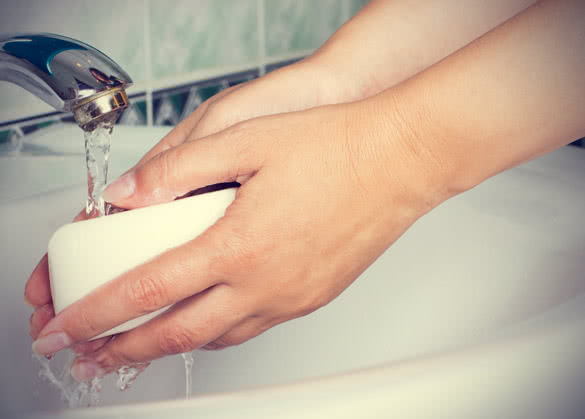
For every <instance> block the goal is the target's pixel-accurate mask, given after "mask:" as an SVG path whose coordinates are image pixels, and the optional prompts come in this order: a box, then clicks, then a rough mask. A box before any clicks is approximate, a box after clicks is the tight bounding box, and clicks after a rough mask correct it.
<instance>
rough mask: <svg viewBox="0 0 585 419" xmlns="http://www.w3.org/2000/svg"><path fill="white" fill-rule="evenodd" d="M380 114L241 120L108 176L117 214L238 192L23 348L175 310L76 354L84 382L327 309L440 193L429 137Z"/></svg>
mask: <svg viewBox="0 0 585 419" xmlns="http://www.w3.org/2000/svg"><path fill="white" fill-rule="evenodd" d="M380 109H381V107H380V103H379V100H378V99H376V98H373V99H368V100H366V101H363V102H358V103H353V104H344V105H333V106H326V107H320V108H314V109H311V110H307V111H302V112H294V113H288V114H279V115H273V116H268V117H261V118H256V119H252V120H249V121H245V122H242V123H238V124H236V125H234V126H232V127H230V128H227V129H225V130H224V131H222V132H219V133H217V134H214V135H210V136H208V137H205V138H202V139H198V140H192V141H187V142H185V143H184V144H182V145H179V146H177V147H174V148H171V149H170V150H167V151H164V152H162V153H160V154H158V155H156V156H154V157H153V158H152V159H151V160H149V161H147V162H145V163H144V164H142V165H139V166H138V167H136V168H135V169H134V170H133V171H131V172H129V173H128V174H126V175H124V176H123V177H121V178H120V179H118V180H117V181H116V182H115V183H114V184H112V185H110V187H109V189H108V191H107V192H106V193H107V194H108V195H109V199H110V200H111V201H113V203H115V204H116V205H118V206H122V207H125V208H136V207H142V206H147V205H152V204H157V203H161V202H166V201H169V200H172V199H174V198H175V197H177V196H181V195H183V194H185V193H186V192H188V191H191V190H193V189H196V188H198V187H202V186H205V185H210V184H214V183H219V182H228V181H237V182H239V183H241V184H242V186H241V187H240V188H239V190H238V192H237V196H236V200H235V201H234V203H233V204H232V205H231V206H230V207H229V208H228V210H227V211H226V214H225V216H224V217H223V218H221V219H220V220H219V221H218V222H217V223H216V224H215V225H213V226H212V227H210V228H209V229H208V230H207V231H205V232H204V233H203V234H201V235H200V236H198V237H197V238H194V240H192V241H190V242H189V243H187V244H185V245H183V246H180V247H178V248H175V249H172V250H170V251H167V252H165V253H163V254H161V255H160V256H158V257H156V258H154V259H153V260H152V261H149V262H147V263H145V264H143V265H141V266H138V267H137V268H135V269H132V270H130V271H129V272H127V273H125V274H123V275H121V276H120V277H118V278H116V279H114V280H112V281H110V282H109V283H107V284H106V285H104V286H102V287H100V288H99V289H97V290H95V291H94V292H92V293H91V294H89V295H88V296H86V297H85V298H83V299H82V300H80V301H78V302H76V303H74V304H72V305H71V306H69V307H67V308H66V309H64V310H63V311H62V312H61V313H59V315H57V316H56V317H55V318H53V319H52V320H50V321H49V323H48V324H47V325H46V326H45V327H44V328H43V329H42V330H41V331H40V333H39V339H38V340H37V341H35V343H34V344H33V349H34V350H35V352H37V353H40V354H51V353H54V352H56V351H58V350H61V349H64V348H65V347H68V346H71V345H74V344H76V343H79V342H84V341H87V340H88V339H91V338H92V337H94V336H97V335H99V334H100V333H102V332H104V331H106V330H109V329H111V328H112V327H114V326H116V325H119V324H121V323H123V322H125V321H127V320H129V319H132V318H136V317H138V316H141V315H143V314H145V313H149V312H152V311H155V310H157V309H159V308H161V307H165V306H167V305H169V304H174V306H173V307H172V308H171V309H169V310H168V311H167V312H165V313H163V314H161V315H160V316H158V317H157V318H155V319H153V320H151V321H150V322H148V323H146V324H144V325H142V326H139V327H137V328H136V329H133V330H131V331H128V332H126V333H122V334H120V335H118V336H117V337H116V339H113V340H111V341H109V342H108V343H107V344H105V345H104V346H103V347H101V348H99V349H98V350H97V351H95V352H92V353H86V354H85V355H83V356H81V357H80V358H78V359H77V360H76V362H75V364H74V367H73V370H72V373H73V374H74V376H75V377H76V378H77V379H79V380H87V379H89V378H91V377H93V376H95V375H102V374H104V373H107V372H110V371H113V370H115V369H117V368H118V367H120V366H122V365H134V364H141V363H145V362H149V361H150V360H153V359H156V358H159V357H161V356H164V355H168V354H176V353H181V352H187V351H190V350H193V349H196V348H200V347H203V348H206V349H218V348H224V347H226V346H230V345H237V344H240V343H242V342H245V341H247V340H248V339H250V338H252V337H254V336H256V335H258V334H260V333H262V332H263V331H265V330H267V329H269V328H270V327H273V326H274V325H277V324H279V323H282V322H284V321H287V320H290V319H293V318H296V317H299V316H303V315H306V314H308V313H310V312H312V311H314V310H316V309H318V308H319V307H321V306H323V305H325V304H327V303H328V302H329V301H331V300H332V299H333V298H335V297H336V296H337V295H338V294H339V293H341V292H342V291H343V290H344V289H345V288H346V287H348V286H349V285H350V284H351V283H352V282H353V281H354V280H355V279H356V278H357V277H358V276H359V275H360V274H361V272H362V271H363V270H365V269H366V268H367V267H368V266H369V265H370V264H371V263H372V262H373V261H374V260H375V259H376V258H377V257H378V256H379V255H380V254H381V253H382V252H383V251H384V250H385V249H386V248H387V247H388V246H389V245H390V244H391V243H392V242H394V241H395V240H396V239H397V238H398V237H399V236H400V235H401V234H402V233H403V232H404V231H405V230H406V229H407V228H408V227H409V226H410V225H411V224H412V223H413V222H414V221H415V220H416V219H417V218H418V217H420V216H421V215H423V214H424V213H426V212H427V211H428V210H429V209H430V208H432V207H433V206H434V205H436V204H437V203H439V202H441V201H442V200H443V199H445V198H446V197H445V196H444V195H443V189H442V187H443V184H442V183H441V181H440V180H441V177H440V176H439V175H440V168H441V165H440V164H438V162H437V161H436V155H435V154H433V153H428V152H426V151H425V148H426V147H427V146H428V144H430V143H429V142H422V141H416V140H417V139H418V138H419V136H418V135H417V136H413V135H411V133H409V132H405V130H403V129H401V128H400V127H401V126H403V125H404V124H399V123H396V120H394V119H393V118H392V116H391V115H392V112H391V111H388V112H387V114H386V115H385V116H382V114H381V113H380V112H381V111H380ZM409 126H412V125H409ZM430 156H432V159H431V158H430ZM194 216H196V215H194ZM186 222H188V220H186ZM155 239H156V238H153V240H155Z"/></svg>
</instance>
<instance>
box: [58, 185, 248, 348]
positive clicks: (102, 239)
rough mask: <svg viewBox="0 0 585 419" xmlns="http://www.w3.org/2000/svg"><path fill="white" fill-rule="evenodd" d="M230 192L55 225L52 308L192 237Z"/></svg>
mask: <svg viewBox="0 0 585 419" xmlns="http://www.w3.org/2000/svg"><path fill="white" fill-rule="evenodd" d="M235 193H236V188H230V189H223V190H219V191H215V192H209V193H205V194H202V195H195V196H191V197H189V198H184V199H180V200H177V201H172V202H168V203H165V204H160V205H155V206H151V207H145V208H139V209H135V210H131V211H126V212H121V213H118V214H113V215H109V216H107V217H99V218H93V219H90V220H86V221H80V222H77V223H72V224H67V225H64V226H63V227H61V228H59V229H58V230H57V231H56V232H55V234H53V237H51V240H50V241H49V252H48V253H49V274H50V282H51V293H52V297H53V306H54V309H55V313H59V312H60V311H61V310H63V309H64V308H66V307H67V306H68V305H70V304H72V303H74V302H75V301H77V300H79V299H80V298H82V297H84V296H85V295H87V294H89V293H90V292H91V291H92V290H94V289H96V288H97V287H99V286H101V285H103V284H105V283H106V282H108V281H110V280H112V279H114V278H116V277H117V276H119V275H121V274H123V273H124V272H127V271H128V270H130V269H132V268H134V267H136V266H138V265H140V264H142V263H144V262H146V261H148V260H150V259H152V258H153V257H155V256H157V255H159V254H161V253H163V252H164V251H166V250H168V249H171V248H174V247H178V246H180V245H182V244H184V243H186V242H188V241H190V240H192V239H193V238H195V237H196V236H198V235H199V234H201V233H202V232H204V231H205V230H206V229H207V228H208V227H210V226H211V225H213V224H214V223H215V222H216V221H217V220H218V219H219V218H221V217H222V216H223V215H224V213H225V210H226V208H227V207H228V206H229V205H230V204H231V203H232V201H233V200H234V199H235ZM166 309H167V307H165V308H163V309H160V310H158V311H156V312H153V313H150V314H148V315H145V316H142V317H138V318H136V319H133V320H130V321H128V322H126V323H124V324H121V325H119V326H117V327H115V328H113V329H110V330H108V331H107V332H104V333H102V334H101V335H99V336H96V337H95V338H98V337H102V336H108V335H112V334H115V333H121V332H124V331H127V330H130V329H133V328H134V327H137V326H139V325H141V324H143V323H145V322H147V321H148V320H150V319H151V318H153V317H155V316H156V315H158V314H160V313H161V312H162V311H164V310H166Z"/></svg>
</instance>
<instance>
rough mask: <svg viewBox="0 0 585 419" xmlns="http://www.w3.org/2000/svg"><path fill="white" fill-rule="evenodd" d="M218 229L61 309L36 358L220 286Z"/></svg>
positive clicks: (44, 334)
mask: <svg viewBox="0 0 585 419" xmlns="http://www.w3.org/2000/svg"><path fill="white" fill-rule="evenodd" d="M217 225H218V224H215V225H214V226H212V227H210V228H209V229H208V230H206V231H205V232H204V233H203V234H201V235H200V236H198V237H197V239H195V240H193V241H191V242H188V243H187V244H185V245H183V246H180V247H178V248H175V249H172V250H169V251H167V252H165V253H162V254H161V255H159V256H157V257H155V258H154V259H152V260H151V261H149V262H147V263H145V264H143V265H140V266H138V267H136V268H134V269H132V270H130V271H128V272H127V273H125V274H123V275H121V276H119V277H118V278H116V279H114V280H112V281H109V282H107V283H106V284H104V285H103V286H101V287H99V288H97V289H96V290H94V291H93V292H91V293H90V294H89V295H87V296H86V297H84V298H82V299H81V300H79V301H77V302H75V303H73V304H71V305H70V306H68V307H67V308H65V309H64V310H63V311H61V312H60V313H59V314H58V315H57V317H55V318H54V319H53V320H51V321H50V322H49V323H48V324H47V325H46V326H45V328H44V329H43V330H42V331H41V332H40V334H39V339H38V340H37V341H35V342H34V343H33V350H34V351H35V353H37V354H39V355H45V354H47V353H55V352H57V351H59V350H61V349H64V348H66V347H69V346H71V345H72V344H75V343H79V342H83V341H86V340H88V339H91V338H92V337H95V336H98V335H99V334H101V333H103V332H105V331H107V330H110V329H111V328H113V327H115V326H117V325H120V324H122V323H124V322H126V321H128V320H130V319H134V318H137V317H140V316H142V315H145V314H148V313H151V312H153V311H156V310H158V309H160V308H164V307H166V306H168V305H170V304H173V303H176V302H177V301H180V300H183V299H184V298H187V297H189V296H191V295H194V294H196V293H199V292H201V291H203V290H205V289H207V288H209V287H211V286H213V285H216V284H217V283H220V282H221V281H222V276H221V274H220V272H219V270H218V269H217V265H218V264H217V262H216V255H217V254H218V252H220V251H221V249H219V248H218V246H217V245H216V240H217V239H215V238H214V230H215V229H216V228H217V227H216V226H217Z"/></svg>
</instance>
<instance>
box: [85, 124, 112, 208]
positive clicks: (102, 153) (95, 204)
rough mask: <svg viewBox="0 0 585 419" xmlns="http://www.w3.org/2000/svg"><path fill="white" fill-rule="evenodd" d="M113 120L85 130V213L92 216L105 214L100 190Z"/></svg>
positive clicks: (105, 171)
mask: <svg viewBox="0 0 585 419" xmlns="http://www.w3.org/2000/svg"><path fill="white" fill-rule="evenodd" d="M113 129H114V121H104V122H101V123H100V124H99V125H98V126H97V127H96V129H94V130H93V131H85V132H84V136H85V161H86V163H87V203H86V205H85V212H86V214H87V215H88V216H89V217H91V218H93V217H99V216H102V215H106V206H105V204H104V200H103V198H102V192H103V191H104V188H105V187H106V183H107V181H108V160H109V157H110V143H111V138H112V130H113Z"/></svg>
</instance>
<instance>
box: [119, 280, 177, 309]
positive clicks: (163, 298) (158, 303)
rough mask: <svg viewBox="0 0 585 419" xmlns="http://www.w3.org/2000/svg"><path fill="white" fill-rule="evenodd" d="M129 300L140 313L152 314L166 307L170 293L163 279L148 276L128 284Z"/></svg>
mask: <svg viewBox="0 0 585 419" xmlns="http://www.w3.org/2000/svg"><path fill="white" fill-rule="evenodd" d="M127 299H128V302H129V303H130V304H131V305H133V306H134V307H135V308H136V309H137V310H138V312H140V313H150V312H152V311H154V310H157V309H159V308H161V307H163V306H165V305H166V303H167V301H168V292H167V289H166V286H165V283H164V282H163V281H162V280H161V279H159V278H157V277H154V276H150V275H147V276H143V277H141V278H138V279H136V280H134V281H129V282H128V287H127Z"/></svg>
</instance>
